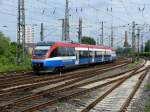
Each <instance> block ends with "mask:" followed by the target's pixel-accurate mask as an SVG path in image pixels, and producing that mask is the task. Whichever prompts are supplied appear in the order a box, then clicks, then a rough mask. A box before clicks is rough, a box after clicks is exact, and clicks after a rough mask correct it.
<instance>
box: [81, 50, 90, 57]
mask: <svg viewBox="0 0 150 112" xmlns="http://www.w3.org/2000/svg"><path fill="white" fill-rule="evenodd" d="M79 55H80V58H88V57H89V51H79Z"/></svg>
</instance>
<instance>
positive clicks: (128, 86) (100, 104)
mask: <svg viewBox="0 0 150 112" xmlns="http://www.w3.org/2000/svg"><path fill="white" fill-rule="evenodd" d="M149 67H150V66H148V67H146V68H144V69H143V70H142V71H140V72H136V71H139V70H138V69H136V70H135V71H134V72H133V73H131V74H130V75H128V76H127V77H125V78H124V79H122V80H121V81H119V82H118V83H117V84H116V85H114V86H112V88H110V89H108V90H107V91H106V92H105V93H103V95H101V96H100V97H98V98H97V99H96V100H92V101H91V103H89V104H88V105H84V107H80V109H78V111H80V112H89V111H90V112H99V111H100V112H101V111H103V112H108V111H113V112H126V111H127V108H128V106H129V105H130V102H131V100H132V98H133V97H134V95H135V93H136V92H137V90H138V88H139V87H140V85H141V83H142V81H143V80H144V78H145V77H146V75H147V72H148V71H149Z"/></svg>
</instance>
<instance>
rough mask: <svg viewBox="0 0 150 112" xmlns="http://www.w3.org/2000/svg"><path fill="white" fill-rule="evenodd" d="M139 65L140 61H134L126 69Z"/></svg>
mask: <svg viewBox="0 0 150 112" xmlns="http://www.w3.org/2000/svg"><path fill="white" fill-rule="evenodd" d="M139 63H140V61H135V62H133V63H130V64H128V68H133V67H135V66H136V65H138V64H139Z"/></svg>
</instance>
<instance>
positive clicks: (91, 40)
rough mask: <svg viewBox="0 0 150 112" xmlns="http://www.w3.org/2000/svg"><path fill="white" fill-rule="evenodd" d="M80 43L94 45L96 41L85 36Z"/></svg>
mask: <svg viewBox="0 0 150 112" xmlns="http://www.w3.org/2000/svg"><path fill="white" fill-rule="evenodd" d="M81 43H82V44H90V45H96V41H95V40H94V39H93V38H91V37H87V36H84V37H82V40H81Z"/></svg>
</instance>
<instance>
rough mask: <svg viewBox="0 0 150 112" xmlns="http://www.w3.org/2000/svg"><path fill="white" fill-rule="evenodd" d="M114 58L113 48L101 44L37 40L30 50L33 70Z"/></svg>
mask: <svg viewBox="0 0 150 112" xmlns="http://www.w3.org/2000/svg"><path fill="white" fill-rule="evenodd" d="M114 60H116V52H115V50H113V49H112V48H111V47H107V46H103V45H87V44H79V43H73V42H38V43H37V44H36V46H35V48H34V50H33V52H32V58H31V65H32V68H33V71H35V72H46V71H47V72H48V71H55V70H56V71H57V70H59V71H61V70H63V69H66V68H69V67H76V66H80V65H83V66H85V65H89V64H95V63H103V62H112V61H114Z"/></svg>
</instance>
